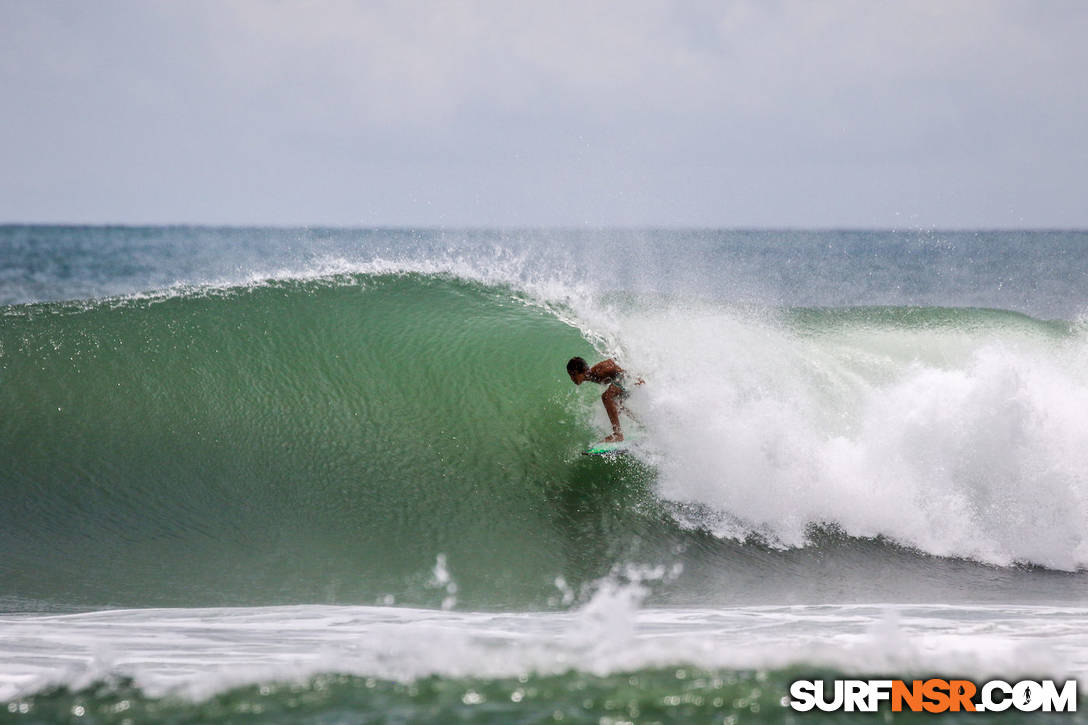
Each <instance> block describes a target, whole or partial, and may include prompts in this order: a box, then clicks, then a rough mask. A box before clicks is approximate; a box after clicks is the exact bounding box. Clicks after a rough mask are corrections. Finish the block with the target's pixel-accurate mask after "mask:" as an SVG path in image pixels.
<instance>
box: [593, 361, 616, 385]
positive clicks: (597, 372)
mask: <svg viewBox="0 0 1088 725" xmlns="http://www.w3.org/2000/svg"><path fill="white" fill-rule="evenodd" d="M589 372H590V373H591V374H592V375H593V377H594V378H597V379H598V380H603V379H606V378H614V377H616V376H618V375H622V374H623V368H621V367H620V366H619V365H617V364H616V361H615V360H613V359H612V358H608V359H607V360H602V361H600V362H599V363H597V364H596V365H594V366H593V367H591V368H590V369H589Z"/></svg>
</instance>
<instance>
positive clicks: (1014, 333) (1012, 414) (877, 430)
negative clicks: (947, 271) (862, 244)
mask: <svg viewBox="0 0 1088 725" xmlns="http://www.w3.org/2000/svg"><path fill="white" fill-rule="evenodd" d="M613 324H614V325H615V329H616V330H617V333H616V335H617V337H618V338H619V339H620V341H621V342H620V348H621V349H622V351H623V353H624V356H625V357H624V359H625V363H626V364H627V365H628V366H629V367H631V368H632V369H635V370H637V371H638V372H639V373H641V374H643V375H644V376H645V377H646V378H647V380H648V382H649V384H648V385H647V386H645V388H644V389H642V390H640V391H639V397H641V398H642V399H641V400H635V401H633V405H636V406H638V407H639V409H640V410H642V411H643V415H644V417H645V419H646V420H647V421H648V423H649V426H650V428H651V431H652V437H653V440H654V441H655V443H656V446H657V453H658V455H656V456H655V458H654V462H655V463H656V465H657V466H658V468H659V471H660V473H661V479H660V480H661V493H662V495H663V496H665V497H667V498H669V499H673V500H678V501H683V502H691V503H697V504H702V505H704V506H707V507H710V508H711V509H713V510H716V511H719V512H728V513H729V514H731V515H732V517H734V518H739V519H740V520H742V521H747V522H748V524H749V526H748V527H747V530H749V531H753V530H754V531H761V532H764V533H767V532H769V533H770V534H771V535H772V536H773V537H774V538H775V539H776V540H777V541H779V542H780V543H782V544H783V545H800V544H802V543H804V540H805V532H806V526H807V525H809V524H810V523H813V522H827V523H833V524H835V525H837V526H839V527H841V528H842V529H843V530H844V531H845V532H847V533H849V534H851V535H855V536H863V537H870V536H877V535H884V536H888V537H891V538H893V539H895V540H897V541H900V542H902V543H905V544H908V545H911V546H915V547H917V548H919V549H921V550H923V551H926V552H929V553H932V554H937V555H947V556H960V557H969V558H974V559H978V560H981V561H984V562H989V563H994V564H999V565H1007V564H1011V563H1013V562H1030V563H1034V564H1041V565H1044V566H1047V567H1050V568H1058V569H1067V570H1073V569H1078V568H1084V567H1088V533H1086V531H1088V529H1086V526H1085V524H1086V523H1088V344H1086V341H1085V339H1084V338H1083V336H1072V337H1065V338H1058V339H1055V338H1051V337H1046V336H1044V335H1042V334H1037V333H1034V332H1032V331H1030V330H1027V331H1024V330H1016V329H1004V328H1002V327H1001V326H1000V325H998V326H993V327H988V328H987V327H983V328H982V329H974V330H968V329H960V328H956V327H953V328H951V329H946V328H926V329H904V328H892V327H887V326H884V327H868V328H866V327H857V326H841V327H836V326H828V327H826V328H824V329H818V330H816V331H813V332H804V333H802V332H799V331H796V330H791V329H790V328H789V327H788V326H786V325H783V324H781V323H776V322H774V321H770V320H766V319H759V317H758V316H754V315H751V314H746V313H740V312H731V311H728V310H722V309H713V308H711V309H701V310H699V309H679V308H666V309H663V310H654V311H650V312H633V313H630V314H627V315H622V316H621V317H620V319H618V320H616V321H615V322H614V323H613ZM727 533H731V534H733V535H735V534H736V533H737V531H736V528H735V527H733V529H732V530H731V531H730V532H727Z"/></svg>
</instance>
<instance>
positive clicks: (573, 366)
mask: <svg viewBox="0 0 1088 725" xmlns="http://www.w3.org/2000/svg"><path fill="white" fill-rule="evenodd" d="M586 370H589V363H587V362H586V361H585V360H583V359H582V358H580V357H572V358H571V359H570V360H568V361H567V374H568V375H573V374H574V373H584V372H585V371H586Z"/></svg>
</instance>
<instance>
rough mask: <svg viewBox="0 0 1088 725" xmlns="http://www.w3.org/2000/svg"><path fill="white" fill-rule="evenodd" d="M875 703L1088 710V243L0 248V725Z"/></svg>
mask: <svg viewBox="0 0 1088 725" xmlns="http://www.w3.org/2000/svg"><path fill="white" fill-rule="evenodd" d="M574 355H580V356H582V357H585V358H587V359H589V360H591V361H595V360H599V359H602V358H604V357H606V356H608V357H614V358H615V359H616V360H617V361H618V362H619V363H620V364H621V365H622V366H623V367H624V368H626V369H628V370H629V371H631V373H632V374H634V375H638V376H640V377H642V378H644V379H645V381H646V384H645V385H643V386H639V387H637V388H635V389H634V392H633V393H632V395H631V397H630V399H629V407H630V408H631V411H632V413H634V415H635V416H637V417H638V419H639V423H635V422H634V421H632V420H627V419H625V426H627V429H628V430H632V431H633V430H636V429H637V431H638V434H639V440H640V442H639V445H638V446H637V447H636V448H635V450H634V452H633V453H632V454H631V455H627V456H620V457H616V458H601V457H587V456H583V455H581V452H582V451H583V450H584V449H585V447H586V446H587V445H588V444H589V443H591V442H592V441H594V440H597V439H599V438H600V437H601V436H603V435H604V434H605V433H606V432H607V428H608V426H607V421H606V418H605V415H604V411H603V408H602V406H601V404H600V402H599V394H600V392H601V389H600V388H599V387H598V386H594V385H583V386H581V387H575V386H573V385H572V384H571V383H570V381H569V379H568V378H567V376H566V373H565V370H564V366H565V363H566V361H567V359H568V358H570V357H571V356H574ZM591 388H592V389H591ZM877 675H886V676H893V677H903V678H911V677H922V678H923V679H924V678H925V677H928V676H946V677H947V676H955V677H967V678H970V679H974V680H976V681H979V680H984V679H988V678H991V677H1002V678H1004V679H1010V680H1015V679H1023V678H1029V677H1030V678H1042V677H1053V678H1061V679H1065V678H1077V679H1078V680H1079V682H1080V687H1081V693H1082V700H1083V699H1084V697H1085V695H1088V232H1082V231H977V232H974V231H956V232H942V231H801V230H791V231H730V230H721V231H715V230H699V231H673V230H577V229H572V230H545V231H538V230H511V231H498V230H463V231H458V230H422V231H414V230H352V229H263V228H205V227H180V226H179V227H79V226H58V227H48V226H0V721H12V722H67V721H72V722H95V723H113V722H116V723H121V722H134V723H138V722H149V721H151V722H313V723H318V722H320V723H334V722H345V723H346V722H383V723H384V722H390V723H393V722H398V723H399V722H404V723H416V722H426V723H451V722H473V723H475V722H487V723H514V722H521V723H543V722H559V721H562V722H576V723H582V722H586V723H622V722H639V723H642V722H646V723H649V722H662V723H665V722H668V723H674V722H675V723H682V722H684V723H686V722H694V723H702V722H707V723H709V722H718V723H722V722H728V723H777V722H793V721H797V722H803V721H821V722H822V721H835V722H840V721H841V722H855V721H858V722H862V721H864V722H871V721H872V717H865V716H858V715H849V714H845V713H844V714H840V715H827V716H823V717H822V718H821V717H819V716H818V717H812V716H811V715H810V716H808V717H805V716H803V715H802V714H799V713H794V712H793V711H792V710H790V709H789V708H787V707H785V706H784V705H783V698H785V697H786V696H787V695H788V690H789V683H790V682H792V681H793V680H794V679H798V678H805V679H813V678H815V677H823V678H825V679H828V678H831V679H833V678H836V677H852V676H865V677H867V676H877ZM1085 702H1088V701H1085ZM1081 709H1082V710H1083V709H1085V708H1081ZM1022 717H1028V716H1022ZM957 718H958V719H957ZM1047 718H1050V719H1052V720H1053V721H1055V722H1062V723H1072V722H1088V717H1086V716H1085V715H1083V714H1081V713H1077V714H1076V715H1060V716H1059V715H1054V716H1046V715H1035V716H1032V717H1031V719H1032V720H1033V721H1045V720H1046V719H1047ZM940 719H941V721H942V722H956V721H959V720H962V721H964V722H972V723H977V722H985V721H987V720H988V719H989V718H987V717H986V716H982V717H980V716H977V715H962V716H955V715H952V716H944V717H942V718H940ZM995 719H1001V718H995ZM915 720H917V721H928V719H927V718H926V716H917V717H916V718H914V719H911V717H906V718H903V717H900V716H898V715H897V716H896V717H895V718H894V720H893V721H894V722H901V721H902V722H913V721H915ZM1002 721H1005V722H1010V721H1011V720H1009V719H1008V718H1004V719H1002Z"/></svg>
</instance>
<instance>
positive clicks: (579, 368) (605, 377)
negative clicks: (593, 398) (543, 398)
mask: <svg viewBox="0 0 1088 725" xmlns="http://www.w3.org/2000/svg"><path fill="white" fill-rule="evenodd" d="M567 375H569V376H570V381H571V382H572V383H574V384H575V385H581V384H582V383H584V382H585V381H586V380H588V381H589V382H591V383H599V384H601V385H607V386H608V387H607V388H605V391H604V393H602V394H601V402H602V403H604V411H605V412H606V413H608V420H609V422H611V423H612V435H610V436H608V437H607V438H605V439H604V440H605V442H606V443H613V442H616V441H622V440H623V431H622V430H621V429H620V411H621V410H622V411H624V412H625V413H627V414H628V415H631V413H630V411H628V410H627V409H626V408H625V407H623V401H624V399H626V398H627V396H628V395H630V393H631V391H630V390H628V389H627V381H626V378H625V377H624V376H625V373H624V370H623V368H621V367H620V366H619V365H617V364H616V361H615V360H613V359H612V358H608V359H607V360H602V361H601V362H599V363H597V364H596V365H594V366H593V367H590V366H589V363H587V362H586V361H585V360H584V359H582V358H580V357H572V358H571V359H570V360H569V361H568V362H567ZM642 383H643V380H642V378H638V379H637V380H636V381H635V385H642Z"/></svg>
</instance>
